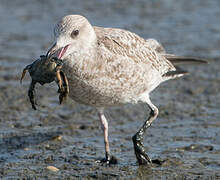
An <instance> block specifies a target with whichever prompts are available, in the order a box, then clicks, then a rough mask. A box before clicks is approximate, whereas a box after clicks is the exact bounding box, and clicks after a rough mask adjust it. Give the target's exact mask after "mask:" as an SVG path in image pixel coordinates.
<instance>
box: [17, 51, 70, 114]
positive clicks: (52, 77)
mask: <svg viewBox="0 0 220 180" xmlns="http://www.w3.org/2000/svg"><path fill="white" fill-rule="evenodd" d="M62 64H63V63H62V60H61V59H58V58H56V57H52V58H47V56H44V55H42V56H40V59H37V60H36V61H34V62H33V63H32V64H29V65H27V66H26V67H25V68H24V69H23V72H22V75H21V79H20V83H22V80H23V78H24V76H25V74H26V72H27V71H28V72H29V74H30V76H31V79H32V81H31V84H30V86H29V90H28V96H29V99H30V102H31V105H32V108H33V109H34V110H36V109H37V108H36V100H35V85H36V83H39V84H41V85H44V84H46V83H51V82H53V81H55V82H56V83H57V85H58V88H59V89H58V93H59V94H60V95H59V102H60V104H62V102H63V100H64V99H66V97H67V96H68V94H69V85H68V80H67V77H66V75H65V74H64V72H63V71H62V70H61V68H62Z"/></svg>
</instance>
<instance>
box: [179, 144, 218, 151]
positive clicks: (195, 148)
mask: <svg viewBox="0 0 220 180" xmlns="http://www.w3.org/2000/svg"><path fill="white" fill-rule="evenodd" d="M213 149H214V147H213V146H211V145H202V144H191V145H189V146H184V147H180V148H177V149H176V150H177V151H190V152H206V151H213Z"/></svg>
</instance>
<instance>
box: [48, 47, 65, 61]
mask: <svg viewBox="0 0 220 180" xmlns="http://www.w3.org/2000/svg"><path fill="white" fill-rule="evenodd" d="M68 47H69V44H68V45H66V46H64V47H59V46H58V45H57V43H54V44H53V46H52V47H51V48H50V49H49V50H48V52H47V54H46V57H47V58H51V57H52V56H53V55H54V54H55V53H57V52H58V54H57V58H58V59H61V58H62V56H63V55H64V54H65V52H66V50H67V49H68Z"/></svg>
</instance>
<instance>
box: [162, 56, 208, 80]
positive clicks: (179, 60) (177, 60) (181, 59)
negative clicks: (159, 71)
mask: <svg viewBox="0 0 220 180" xmlns="http://www.w3.org/2000/svg"><path fill="white" fill-rule="evenodd" d="M164 57H165V58H166V59H167V60H169V61H170V62H171V63H172V64H173V65H174V67H175V68H176V70H175V71H169V72H167V73H165V74H164V75H163V77H164V78H165V79H174V78H177V77H181V76H184V75H187V74H189V73H188V72H187V71H185V70H182V69H181V68H180V67H179V65H182V64H192V65H194V64H195V65H198V64H207V63H208V62H207V61H206V60H204V59H200V58H195V57H185V56H176V55H173V54H164Z"/></svg>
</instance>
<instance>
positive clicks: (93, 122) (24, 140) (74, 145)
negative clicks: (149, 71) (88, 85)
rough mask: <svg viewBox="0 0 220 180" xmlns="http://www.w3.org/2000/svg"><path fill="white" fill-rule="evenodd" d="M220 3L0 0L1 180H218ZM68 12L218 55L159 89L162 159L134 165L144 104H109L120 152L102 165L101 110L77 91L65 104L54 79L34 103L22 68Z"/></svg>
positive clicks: (154, 145) (153, 149)
mask: <svg viewBox="0 0 220 180" xmlns="http://www.w3.org/2000/svg"><path fill="white" fill-rule="evenodd" d="M219 7H220V2H219V1H218V0H212V1H202V0H197V1H189V2H188V1H187V2H185V1H176V0H158V1H153V0H151V1H147V2H145V1H144V0H139V1H135V2H134V1H131V0H125V1H123V2H119V1H118V2H115V1H113V0H105V1H99V0H93V1H89V0H85V1H83V2H82V1H71V0H67V1H64V2H61V1H58V0H56V1H54V0H49V1H46V2H45V1H34V0H29V1H25V0H15V1H6V0H1V1H0V21H1V28H0V89H1V91H0V178H1V179H19V178H26V179H28V178H29V179H54V178H58V179H59V178H62V179H65V178H66V179H68V178H69V179H76V178H79V179H80V178H81V179H86V178H88V179H91V178H100V179H104V178H109V179H120V178H121V179H220V156H219V155H220V131H219V128H220V121H219V119H220V110H219V108H220V71H219V68H220V60H219V59H220V51H219V47H220V23H219V19H220V8H219ZM67 14H82V15H84V16H86V17H88V19H89V20H90V22H91V23H92V24H94V25H98V26H106V27H119V28H125V29H128V30H130V31H133V32H136V33H137V34H139V35H141V36H143V37H144V38H155V39H157V40H159V41H160V42H161V43H162V44H163V45H164V46H165V47H166V49H167V51H168V52H172V53H176V54H179V55H190V56H198V57H203V58H207V59H212V61H211V63H210V64H209V65H203V66H197V67H187V66H186V67H185V68H186V69H188V70H189V71H190V72H191V75H190V76H186V77H184V78H181V79H179V80H172V81H169V82H166V83H164V84H162V85H161V86H160V87H159V88H157V89H156V90H155V91H154V92H153V93H152V101H153V102H154V104H155V105H157V106H158V108H159V110H160V115H159V117H158V119H157V120H156V121H155V122H154V124H153V126H152V127H151V128H149V130H148V132H147V134H146V136H145V142H144V143H145V146H146V148H147V152H148V154H149V156H150V157H152V159H159V160H160V161H161V162H163V163H162V165H161V166H156V165H154V166H153V167H138V165H137V164H136V159H135V156H134V152H133V144H132V141H131V137H132V135H133V134H134V133H135V132H136V131H137V130H138V128H139V127H140V126H141V125H142V123H143V121H144V119H146V117H147V116H148V113H149V111H148V109H147V107H146V106H144V105H141V104H140V105H127V106H124V107H115V108H111V109H108V110H107V112H106V114H107V118H108V119H109V126H110V127H109V131H110V147H111V151H112V153H113V154H114V155H115V156H116V157H117V158H118V159H119V164H118V165H115V166H111V167H103V166H100V165H99V164H97V163H95V161H96V160H97V159H99V158H102V157H103V156H104V151H103V150H104V148H103V146H104V145H103V137H102V133H101V129H100V127H99V120H98V117H97V114H96V111H95V110H94V109H92V108H91V107H86V106H83V105H78V104H76V103H74V102H73V101H72V100H71V99H68V100H67V102H66V103H65V105H63V106H59V104H58V97H57V94H56V85H55V84H50V85H46V86H37V97H38V103H39V107H38V110H37V111H34V110H32V109H31V105H30V103H29V101H28V97H27V89H28V85H29V82H30V78H29V77H26V78H25V81H24V82H23V85H20V84H19V78H20V73H21V71H22V69H23V67H24V66H25V65H26V64H29V63H30V62H32V61H33V60H34V59H36V58H38V57H39V55H41V54H45V52H46V50H47V49H48V47H49V46H50V45H51V44H52V42H53V36H52V32H53V26H54V24H55V23H56V22H57V21H58V20H59V19H60V18H61V17H62V16H64V15H67ZM60 138H61V139H60ZM49 165H51V166H55V167H57V168H58V169H59V171H58V172H52V171H50V170H48V169H47V166H49Z"/></svg>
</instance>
